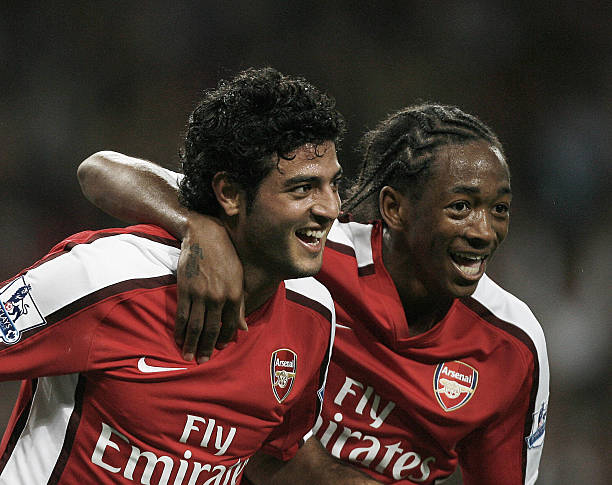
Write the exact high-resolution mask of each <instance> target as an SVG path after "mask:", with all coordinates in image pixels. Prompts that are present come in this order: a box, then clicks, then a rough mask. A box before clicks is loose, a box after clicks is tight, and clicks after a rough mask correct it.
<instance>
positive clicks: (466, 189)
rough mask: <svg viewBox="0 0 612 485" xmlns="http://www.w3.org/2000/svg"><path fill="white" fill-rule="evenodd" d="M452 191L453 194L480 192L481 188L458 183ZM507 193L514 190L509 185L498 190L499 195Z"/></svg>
mask: <svg viewBox="0 0 612 485" xmlns="http://www.w3.org/2000/svg"><path fill="white" fill-rule="evenodd" d="M451 192H452V193H453V194H466V193H467V194H480V189H479V188H478V187H474V186H469V185H458V186H457V187H453V188H452V189H451ZM505 194H510V195H512V190H510V187H509V186H507V185H506V186H504V187H501V188H500V189H499V190H498V191H497V195H505Z"/></svg>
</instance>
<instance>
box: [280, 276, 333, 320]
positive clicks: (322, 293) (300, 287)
mask: <svg viewBox="0 0 612 485" xmlns="http://www.w3.org/2000/svg"><path fill="white" fill-rule="evenodd" d="M285 288H287V289H289V290H292V291H295V292H296V293H299V294H301V295H304V296H306V297H308V298H310V299H311V300H315V301H318V302H319V303H321V304H322V305H324V306H325V307H326V308H327V309H328V310H329V311H330V312H331V313H332V316H334V315H335V309H334V302H333V300H332V297H331V294H330V293H329V290H328V289H327V288H326V287H325V286H323V285H322V284H321V283H319V282H318V281H317V280H315V279H314V278H312V277H308V278H296V279H293V280H285Z"/></svg>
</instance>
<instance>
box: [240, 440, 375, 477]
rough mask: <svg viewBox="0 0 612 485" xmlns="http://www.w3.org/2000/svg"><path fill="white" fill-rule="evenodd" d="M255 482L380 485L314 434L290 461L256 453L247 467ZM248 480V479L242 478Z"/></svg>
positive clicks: (247, 475) (248, 475)
mask: <svg viewBox="0 0 612 485" xmlns="http://www.w3.org/2000/svg"><path fill="white" fill-rule="evenodd" d="M245 475H246V477H247V478H248V480H249V481H250V482H251V484H252V485H286V484H288V483H291V484H292V485H313V484H320V485H377V484H378V485H379V484H380V482H377V481H376V480H374V479H372V478H370V477H369V476H367V475H365V474H364V473H361V472H360V471H359V470H357V469H356V468H355V467H353V466H352V465H350V464H348V463H343V462H342V461H340V460H337V459H336V458H334V457H333V456H331V455H330V454H329V453H328V452H327V451H326V450H325V448H323V446H321V443H319V440H317V439H316V438H314V437H311V438H310V439H309V440H308V441H306V443H304V445H303V446H302V447H301V448H300V449H299V451H298V452H297V454H296V455H295V456H294V457H293V458H292V459H291V460H288V461H281V460H279V459H277V458H274V457H272V456H270V455H266V454H265V453H263V452H258V453H256V454H255V455H254V456H253V457H252V458H251V459H250V460H249V463H248V465H247V467H246V470H245ZM243 483H248V481H246V480H245V481H243Z"/></svg>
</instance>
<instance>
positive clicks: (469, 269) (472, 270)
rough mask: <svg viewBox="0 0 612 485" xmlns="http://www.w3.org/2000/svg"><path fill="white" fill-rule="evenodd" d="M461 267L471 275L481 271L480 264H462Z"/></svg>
mask: <svg viewBox="0 0 612 485" xmlns="http://www.w3.org/2000/svg"><path fill="white" fill-rule="evenodd" d="M459 269H461V271H463V272H464V273H465V274H467V275H469V276H473V275H476V274H478V272H479V271H480V265H478V266H461V265H459Z"/></svg>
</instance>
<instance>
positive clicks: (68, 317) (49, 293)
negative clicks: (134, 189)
mask: <svg viewBox="0 0 612 485" xmlns="http://www.w3.org/2000/svg"><path fill="white" fill-rule="evenodd" d="M179 247H180V244H179V243H178V242H177V241H176V240H175V239H174V238H172V237H171V236H170V235H169V234H167V233H166V232H165V231H163V230H161V229H159V228H156V227H153V226H134V227H130V228H126V229H112V230H104V231H98V232H85V233H80V234H77V235H75V236H73V237H71V238H69V239H67V240H65V241H63V242H62V243H60V244H58V245H57V246H56V247H55V248H54V249H53V250H52V251H51V252H50V253H49V254H48V255H47V256H46V257H45V258H44V259H42V260H41V261H39V262H38V263H36V264H35V265H34V266H32V267H31V268H29V269H28V270H26V271H24V272H23V273H21V274H20V275H18V276H17V277H15V278H14V279H12V280H10V281H9V282H7V283H3V284H1V285H0V301H1V303H2V305H1V306H0V379H2V380H16V379H26V380H27V381H26V382H25V383H24V386H23V388H22V392H21V394H20V396H19V399H18V403H17V405H16V408H15V410H14V413H13V416H12V417H11V421H10V423H9V427H8V429H7V432H6V434H5V436H4V439H3V441H2V450H1V453H2V454H1V457H0V484H2V485H9V484H10V485H17V484H23V485H32V484H43V483H44V484H59V485H63V484H69V485H74V484H75V483H95V484H111V483H112V484H116V483H125V484H127V483H147V484H149V483H150V484H172V485H204V484H206V485H212V484H223V485H228V484H236V483H238V482H239V481H240V478H241V476H242V471H243V469H244V466H245V464H246V463H247V461H248V459H249V457H250V456H251V455H252V454H253V453H254V452H255V451H256V450H258V449H260V448H263V450H264V451H266V452H267V453H270V454H273V455H275V456H277V457H279V458H281V459H288V458H290V457H291V456H293V454H294V453H295V452H296V451H297V447H298V443H299V440H300V439H301V437H302V436H303V435H304V434H306V432H307V431H308V429H310V428H311V427H312V426H313V424H314V422H315V419H316V417H317V415H318V411H319V407H320V399H321V398H322V388H323V385H324V383H325V375H326V372H327V365H328V361H329V355H330V351H331V345H332V342H333V334H334V332H333V325H334V322H335V316H334V309H333V304H332V300H331V297H330V295H329V293H328V292H327V290H326V289H325V288H324V287H323V286H322V285H321V284H320V283H318V282H317V281H315V280H314V279H312V278H304V279H299V280H287V281H285V282H284V283H282V284H281V285H280V286H279V288H278V290H277V291H276V293H275V294H274V296H273V297H272V298H271V299H270V300H269V301H268V302H267V303H266V304H265V305H264V306H263V307H261V308H259V309H258V310H257V311H255V312H254V313H252V314H251V315H249V316H248V318H247V322H248V324H249V331H248V332H239V335H238V337H237V341H236V342H233V343H231V344H230V345H229V346H228V347H227V348H226V349H225V350H224V351H223V352H219V353H215V354H214V355H213V358H212V359H211V360H210V361H209V362H207V363H206V364H203V365H196V364H194V363H193V362H186V361H184V360H183V359H182V358H181V356H180V352H179V350H178V348H177V346H176V344H175V342H174V338H173V329H174V318H175V313H176V284H175V283H176V279H175V274H176V266H177V262H178V257H179Z"/></svg>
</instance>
